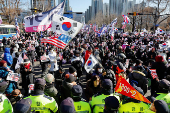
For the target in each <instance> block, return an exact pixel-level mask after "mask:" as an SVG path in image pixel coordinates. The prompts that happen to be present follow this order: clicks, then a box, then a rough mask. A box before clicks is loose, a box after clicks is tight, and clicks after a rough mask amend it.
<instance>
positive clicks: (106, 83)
mask: <svg viewBox="0 0 170 113" xmlns="http://www.w3.org/2000/svg"><path fill="white" fill-rule="evenodd" d="M102 87H103V88H106V89H108V88H109V89H110V88H111V87H113V83H112V81H111V80H110V79H104V80H103V81H102Z"/></svg>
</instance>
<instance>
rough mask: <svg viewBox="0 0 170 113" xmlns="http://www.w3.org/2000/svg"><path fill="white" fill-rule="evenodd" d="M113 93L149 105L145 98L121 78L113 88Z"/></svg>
mask: <svg viewBox="0 0 170 113" xmlns="http://www.w3.org/2000/svg"><path fill="white" fill-rule="evenodd" d="M115 92H117V93H120V94H122V95H125V96H128V97H130V98H134V99H136V100H140V101H143V102H147V103H151V102H150V101H149V100H148V99H147V98H145V97H144V96H143V95H142V94H140V93H139V92H138V91H137V90H136V89H135V88H133V87H132V86H131V85H130V84H129V83H128V82H127V81H126V80H125V79H124V78H123V77H122V76H120V77H119V80H118V82H117V85H116V87H115Z"/></svg>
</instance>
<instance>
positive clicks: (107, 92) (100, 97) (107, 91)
mask: <svg viewBox="0 0 170 113" xmlns="http://www.w3.org/2000/svg"><path fill="white" fill-rule="evenodd" d="M109 96H114V95H113V84H112V81H111V80H110V79H104V80H103V82H102V91H101V93H98V94H97V95H94V96H93V97H92V100H91V101H90V105H91V108H92V110H93V113H100V112H101V113H102V112H103V110H104V105H105V98H106V97H109ZM115 97H116V98H117V99H118V100H120V98H119V97H118V96H115Z"/></svg>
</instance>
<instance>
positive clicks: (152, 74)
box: [150, 69, 158, 79]
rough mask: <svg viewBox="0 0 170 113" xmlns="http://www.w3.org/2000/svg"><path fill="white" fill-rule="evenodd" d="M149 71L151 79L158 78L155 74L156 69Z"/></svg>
mask: <svg viewBox="0 0 170 113" xmlns="http://www.w3.org/2000/svg"><path fill="white" fill-rule="evenodd" d="M150 70H151V76H152V78H153V79H155V78H158V75H157V73H156V69H150Z"/></svg>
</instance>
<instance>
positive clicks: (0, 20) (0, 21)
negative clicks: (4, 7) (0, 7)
mask: <svg viewBox="0 0 170 113" xmlns="http://www.w3.org/2000/svg"><path fill="white" fill-rule="evenodd" d="M1 24H2V18H1V16H0V25H1Z"/></svg>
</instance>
